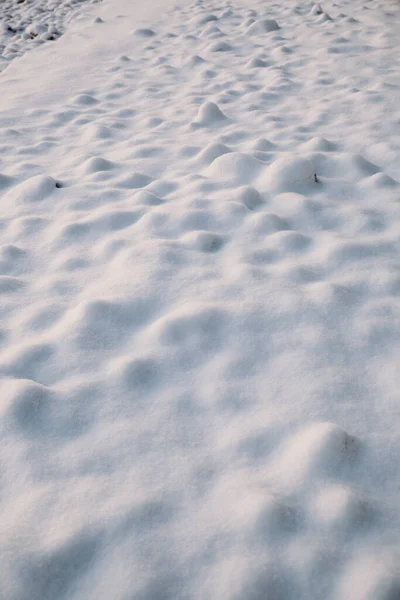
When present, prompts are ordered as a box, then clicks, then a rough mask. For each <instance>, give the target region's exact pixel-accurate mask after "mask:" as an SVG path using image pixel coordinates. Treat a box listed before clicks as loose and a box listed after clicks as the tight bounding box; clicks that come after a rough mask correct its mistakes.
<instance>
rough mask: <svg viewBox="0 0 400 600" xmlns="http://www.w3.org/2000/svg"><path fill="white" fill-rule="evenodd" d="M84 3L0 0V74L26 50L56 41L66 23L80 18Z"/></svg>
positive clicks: (77, 0) (71, 1) (52, 0)
mask: <svg viewBox="0 0 400 600" xmlns="http://www.w3.org/2000/svg"><path fill="white" fill-rule="evenodd" d="M86 1H87V0H0V72H1V71H3V70H4V69H5V68H6V67H7V66H8V64H9V62H10V61H11V60H13V59H14V58H17V57H18V56H22V55H23V54H25V52H27V51H28V50H32V49H33V48H36V47H37V46H39V45H41V44H44V43H45V42H47V41H51V42H54V41H55V40H57V39H58V38H59V37H60V35H62V34H63V33H64V31H65V29H66V27H67V25H68V23H69V22H71V21H72V20H73V19H74V18H76V17H77V16H78V17H81V16H82V2H86ZM89 1H90V3H92V4H95V3H97V2H99V1H100V0H89ZM38 76H40V75H38Z"/></svg>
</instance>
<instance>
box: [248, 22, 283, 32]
mask: <svg viewBox="0 0 400 600" xmlns="http://www.w3.org/2000/svg"><path fill="white" fill-rule="evenodd" d="M278 29H280V27H279V25H278V23H277V22H276V21H274V20H273V19H259V20H258V21H255V22H254V23H252V24H251V25H250V27H249V28H248V29H247V33H248V34H249V35H261V34H263V33H270V32H271V31H277V30H278Z"/></svg>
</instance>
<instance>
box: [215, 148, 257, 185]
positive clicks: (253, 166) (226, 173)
mask: <svg viewBox="0 0 400 600" xmlns="http://www.w3.org/2000/svg"><path fill="white" fill-rule="evenodd" d="M262 168H263V163H262V162H261V161H259V160H257V159H256V158H254V157H253V156H251V155H249V154H244V153H241V152H231V153H229V154H224V155H223V156H220V157H219V158H217V159H216V160H214V162H213V163H212V164H211V165H210V167H209V168H208V169H207V171H206V175H207V177H213V178H215V179H222V180H227V181H230V182H231V183H235V184H239V185H246V184H248V183H251V182H252V181H253V180H254V179H255V178H256V177H257V175H258V174H259V172H260V171H261V170H262Z"/></svg>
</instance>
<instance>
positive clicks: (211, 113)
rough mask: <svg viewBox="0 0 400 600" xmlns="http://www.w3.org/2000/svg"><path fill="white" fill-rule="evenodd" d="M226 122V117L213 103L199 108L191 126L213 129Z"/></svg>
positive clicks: (207, 103)
mask: <svg viewBox="0 0 400 600" xmlns="http://www.w3.org/2000/svg"><path fill="white" fill-rule="evenodd" d="M227 122H228V117H227V116H226V115H225V114H224V113H223V112H222V110H221V109H220V108H219V106H218V105H217V104H215V103H214V102H205V103H204V104H202V105H201V106H200V108H199V111H198V113H197V117H196V119H195V120H194V121H192V124H193V125H197V126H201V127H213V126H215V125H224V124H226V123H227Z"/></svg>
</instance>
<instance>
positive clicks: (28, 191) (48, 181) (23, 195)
mask: <svg viewBox="0 0 400 600" xmlns="http://www.w3.org/2000/svg"><path fill="white" fill-rule="evenodd" d="M56 188H57V181H56V180H55V179H53V178H52V177H49V176H47V175H36V176H35V177H30V178H29V179H27V180H26V181H24V182H23V183H20V184H18V185H15V186H14V187H12V188H11V189H10V190H9V191H8V192H7V193H6V194H5V196H3V198H2V200H1V202H2V204H3V205H5V204H8V205H11V204H14V205H21V204H30V203H36V202H41V201H42V200H45V199H46V198H47V197H48V196H49V195H50V194H52V193H53V192H54V190H55V189H56Z"/></svg>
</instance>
